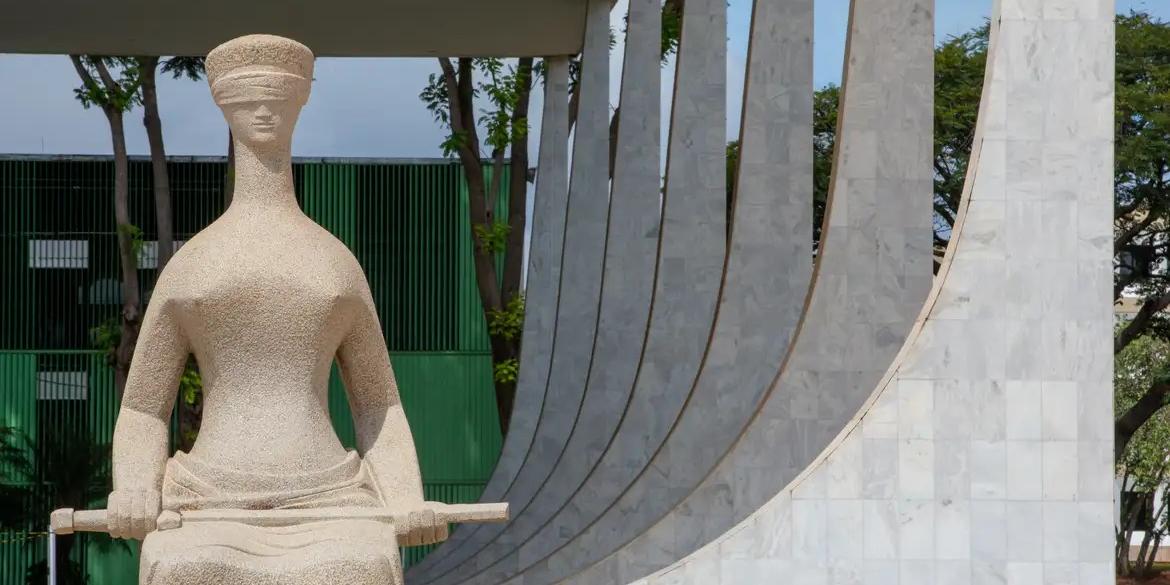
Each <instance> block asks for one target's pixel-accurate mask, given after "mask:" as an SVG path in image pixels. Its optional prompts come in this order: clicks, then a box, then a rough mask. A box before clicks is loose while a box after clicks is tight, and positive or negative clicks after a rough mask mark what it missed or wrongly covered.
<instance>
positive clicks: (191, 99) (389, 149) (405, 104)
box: [0, 0, 1170, 157]
mask: <svg viewBox="0 0 1170 585" xmlns="http://www.w3.org/2000/svg"><path fill="white" fill-rule="evenodd" d="M936 2H937V7H936V21H937V35H938V38H939V39H940V40H942V39H944V38H946V37H948V36H951V35H954V34H958V33H961V32H963V31H966V30H968V29H970V28H972V27H974V26H977V25H978V24H979V23H980V22H982V21H983V19H985V18H987V16H988V14H989V12H990V6H991V0H936ZM848 5H849V0H817V9H816V25H815V28H816V30H815V35H816V41H815V42H816V44H815V59H816V63H815V77H816V85H817V86H818V87H819V86H821V85H824V84H826V83H835V82H837V81H838V80H839V78H840V75H841V59H842V55H843V52H844V40H845V26H846V21H847V18H848ZM618 8H619V10H621V8H622V7H621V4H619V7H618ZM1130 9H1143V10H1149V11H1151V12H1153V13H1154V14H1155V15H1157V16H1159V17H1161V18H1164V19H1170V2H1167V0H1118V11H1128V10H1130ZM728 10H729V12H728V38H729V43H730V45H729V52H728V88H729V91H728V94H729V95H728V101H729V103H730V104H732V106H731V107H729V108H728V110H729V113H730V115H729V120H728V128H729V129H734V128H737V127H738V120H737V119H736V116H738V113H739V107H738V101H739V99H740V93H741V91H742V81H743V63H744V58H745V55H746V52H747V28H748V23H749V22H750V18H751V1H750V0H730V3H729V7H728ZM615 18H616V17H615ZM619 50H620V47H619ZM620 61H621V59H620V52H619V51H615V55H614V62H613V66H612V67H611V70H612V72H613V76H614V80H615V81H614V87H615V94H616V86H617V83H616V80H617V79H618V77H617V76H618V75H619V74H620ZM435 69H436V66H435V63H434V61H433V60H429V59H321V60H320V61H319V62H318V66H317V72H316V82H315V84H314V88H313V96H312V99H311V100H310V102H309V105H308V107H307V108H306V110H305V112H304V114H303V116H302V118H301V123H300V124H299V125H298V128H297V135H296V140H295V144H294V153H295V154H296V155H298V156H372V157H431V156H438V155H439V150H438V144H439V142H440V140H441V135H440V134H441V133H440V130H439V129H438V128H437V127H436V126H435V124H434V123H433V122H432V121H431V119H430V116H429V115H428V114H427V112H426V111H425V110H424V109H423V107H422V106H421V104H420V103H419V101H418V98H417V95H418V91H419V89H420V88H421V87H422V85H423V83H424V82H425V80H426V77H427V75H428V74H429V73H431V72H433V71H434V70H435ZM670 75H672V73H671V71H670V68H669V67H667V69H666V70H664V72H663V76H664V79H670ZM14 79H15V80H19V83H16V84H14V83H12V82H11V80H14ZM0 80H5V83H3V84H0V88H3V89H0V153H42V152H43V153H58V154H108V153H109V152H110V146H109V137H108V136H109V135H108V130H107V128H106V124H105V119H104V117H103V116H102V115H101V113H100V112H99V111H96V110H88V111H87V110H83V109H82V107H81V105H80V104H79V103H77V101H76V100H74V98H73V92H72V89H73V87H75V86H76V85H77V79H76V74H75V73H74V72H73V69H72V67H71V65H70V64H69V61H68V59H67V58H66V57H64V56H51V55H50V56H21V55H0ZM17 87H18V88H19V91H16V89H15V88H17ZM665 93H666V94H667V95H669V92H665ZM159 94H160V107H161V109H162V117H163V124H164V129H165V133H166V140H167V147H168V152H169V153H171V154H196V155H222V154H224V152H225V151H226V142H225V141H226V129H225V127H224V124H223V121H222V118H221V116H220V114H219V112H218V110H217V109H216V108H215V106H214V105H213V104H212V102H211V98H210V95H209V92H208V89H207V85H206V84H205V83H203V82H191V81H173V80H170V79H169V78H168V79H161V80H160V88H159ZM539 107H540V101H539V99H538V100H536V103H534V104H533V108H534V109H533V111H534V112H539ZM663 107H664V110H665V109H667V108H669V104H664V105H663ZM139 120H140V113H135V114H131V115H130V116H128V117H127V120H126V130H127V140H128V143H129V149H130V151H131V152H132V153H136V154H145V153H146V152H147V145H146V137H145V133H144V131H143V129H142V126H141V124H139V123H138V121H139ZM535 130H536V129H535V128H534V132H533V136H535V135H536V132H535Z"/></svg>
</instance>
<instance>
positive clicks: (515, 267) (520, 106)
mask: <svg viewBox="0 0 1170 585" xmlns="http://www.w3.org/2000/svg"><path fill="white" fill-rule="evenodd" d="M532 62H533V60H532V58H531V57H527V58H523V59H520V62H519V63H518V64H517V66H516V75H517V83H518V84H519V87H517V88H516V89H517V92H516V107H515V109H514V110H513V111H512V120H513V124H514V127H516V128H527V127H528V104H529V101H530V97H531V95H532ZM508 168H509V173H510V175H509V177H508V225H509V226H510V228H511V229H510V231H509V232H508V241H507V243H506V245H505V248H504V282H503V289H504V304H505V305H507V303H508V302H509V301H511V300H512V298H513V297H515V296H516V295H518V294H520V280H521V276H522V275H523V273H524V231H525V229H526V227H527V224H528V134H527V133H524V135H523V136H520V137H514V139H513V140H512V160H511V161H509V163H508ZM518 341H519V342H520V343H522V342H523V340H518ZM515 345H516V346H517V348H516V353H517V355H519V343H516V344H515Z"/></svg>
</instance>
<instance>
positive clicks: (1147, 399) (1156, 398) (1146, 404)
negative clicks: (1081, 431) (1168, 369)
mask: <svg viewBox="0 0 1170 585" xmlns="http://www.w3.org/2000/svg"><path fill="white" fill-rule="evenodd" d="M1168 394H1170V382H1165V381H1161V382H1156V383H1154V385H1153V386H1150V389H1149V390H1146V393H1145V394H1143V395H1142V397H1141V398H1139V399H1138V401H1137V402H1135V403H1134V404H1133V406H1131V407H1129V410H1127V411H1125V413H1124V414H1122V415H1121V416H1120V417H1118V418H1117V420H1116V421H1114V423H1113V435H1114V441H1115V443H1114V446H1113V458H1114V461H1121V459H1122V456H1123V455H1124V454H1125V448H1126V446H1128V445H1129V441H1130V439H1132V438H1133V435H1134V433H1136V432H1137V430H1138V429H1140V428H1141V427H1142V425H1143V424H1145V423H1146V421H1148V420H1150V418H1151V417H1153V416H1154V415H1155V414H1157V413H1158V411H1159V410H1161V409H1162V407H1163V406H1164V405H1165V404H1166V397H1167V395H1168Z"/></svg>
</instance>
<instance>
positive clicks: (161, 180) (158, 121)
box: [133, 56, 203, 273]
mask: <svg viewBox="0 0 1170 585" xmlns="http://www.w3.org/2000/svg"><path fill="white" fill-rule="evenodd" d="M133 62H134V64H135V66H136V67H137V69H138V71H137V76H138V79H139V80H140V83H139V91H140V95H139V96H138V101H139V102H140V103H141V104H142V109H143V116H142V125H143V126H145V127H146V140H147V143H148V144H149V145H150V169H151V176H152V178H153V183H154V208H155V215H156V216H157V223H158V264H157V266H158V271H159V272H160V273H161V272H162V270H163V268H165V267H166V265H167V262H169V261H170V259H171V255H173V254H174V251H175V228H174V211H173V206H172V201H171V184H170V177H169V176H168V174H167V152H166V147H165V146H164V143H163V131H162V118H161V117H160V116H159V113H158V85H157V83H156V78H157V73H158V69H159V62H160V59H159V57H155V56H148V57H134V59H133ZM162 70H163V72H165V73H170V74H171V75H172V76H173V77H174V78H175V79H178V78H180V77H184V76H185V77H188V78H190V79H191V80H192V81H196V80H198V79H199V78H200V77H201V76H202V74H203V58H202V57H171V58H170V59H167V60H165V61H162Z"/></svg>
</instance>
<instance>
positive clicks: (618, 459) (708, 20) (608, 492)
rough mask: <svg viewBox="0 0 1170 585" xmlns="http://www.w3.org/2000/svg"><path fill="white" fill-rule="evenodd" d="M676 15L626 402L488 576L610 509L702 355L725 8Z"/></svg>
mask: <svg viewBox="0 0 1170 585" xmlns="http://www.w3.org/2000/svg"><path fill="white" fill-rule="evenodd" d="M683 10H684V12H683V22H682V41H681V43H680V46H679V56H678V65H677V69H676V83H675V88H674V90H675V91H674V100H673V103H674V107H673V110H672V120H671V132H670V140H669V151H668V156H667V168H666V184H665V189H664V191H663V221H662V235H661V241H660V244H659V255H658V270H657V276H656V282H655V293H654V300H653V305H652V309H651V315H650V326H649V330H648V335H647V339H646V344H645V347H644V349H643V353H642V356H641V361H640V363H639V369H638V373H637V378H636V381H635V383H634V390H633V393H632V394H631V398H630V402H629V404H628V406H627V408H626V411H625V412H624V413H623V415H622V420H621V422H620V424H619V427H618V431H617V433H615V435H614V437H613V439H612V440H611V441H610V443H609V445H608V446H607V447H606V450H605V452H604V454H603V455H602V456H601V459H600V461H598V463H597V465H596V466H595V467H594V468H592V469H591V470H589V474H588V477H587V478H586V479H585V481H584V483H582V484H581V485H580V486H579V487H578V488H577V489H576V490H575V491H574V492H573V493H572V495H571V499H570V500H569V501H568V503H566V504H565V505H563V506H561V507H560V508H559V510H558V511H557V512H556V516H555V517H554V518H553V520H551V521H548V522H546V523H544V525H543V526H541V527H540V529H539V531H538V532H537V534H536V535H535V536H533V537H531V538H529V539H527V541H526V542H525V543H523V545H522V546H520V548H519V549H518V550H516V551H515V552H512V553H510V554H509V556H508V557H506V558H505V559H504V563H503V564H502V565H500V566H497V567H492V570H493V571H495V570H499V569H500V567H502V568H503V569H505V570H506V573H513V572H515V570H516V569H518V568H522V567H528V566H530V565H532V564H533V563H540V562H543V560H545V559H546V558H547V557H548V556H549V554H550V553H551V552H553V551H555V550H556V549H557V548H559V547H560V546H562V545H563V544H565V543H567V542H569V541H570V540H571V539H572V536H573V535H574V534H575V533H576V532H577V531H579V530H581V529H582V528H584V527H586V526H588V525H589V524H590V523H591V522H593V521H594V519H596V518H597V517H598V516H599V515H600V514H601V513H602V512H604V510H606V509H607V507H609V506H610V505H611V504H612V503H613V501H614V500H615V498H617V497H618V496H619V495H620V494H621V493H622V491H623V490H624V489H625V487H626V486H628V485H629V483H630V482H631V481H633V479H634V478H635V477H637V476H638V474H640V473H641V472H642V471H643V470H644V469H645V467H646V465H647V463H648V462H649V460H650V458H651V456H652V455H653V453H655V452H656V450H657V448H658V446H659V445H660V444H661V442H662V441H663V440H664V439H665V437H666V436H667V434H668V433H669V431H670V430H671V429H672V428H673V425H674V423H675V421H676V419H677V417H678V416H679V414H680V412H681V411H682V409H683V408H684V406H685V404H686V402H687V399H688V397H689V393H690V391H691V389H692V388H693V385H694V382H695V379H696V376H697V374H698V370H699V366H700V364H701V362H702V358H703V355H704V353H705V351H706V348H707V345H708V343H707V342H708V340H709V337H710V334H711V328H712V326H713V322H714V313H715V307H716V303H717V300H718V295H719V292H720V289H721V286H722V276H723V268H724V260H725V252H724V251H725V247H726V244H727V234H726V226H727V224H726V184H725V176H726V174H725V159H724V156H725V152H726V130H725V121H726V118H725V111H726V107H725V103H726V66H727V61H726V42H725V41H726V40H725V37H724V35H725V33H724V31H725V28H726V26H725V23H726V4H725V3H724V2H723V1H722V0H691V1H688V2H687V3H686V4H685V6H684V8H683ZM493 564H494V563H493ZM546 566H547V565H546ZM487 575H488V574H487V573H481V574H480V575H478V576H477V579H476V580H477V581H479V580H485V579H487Z"/></svg>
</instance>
